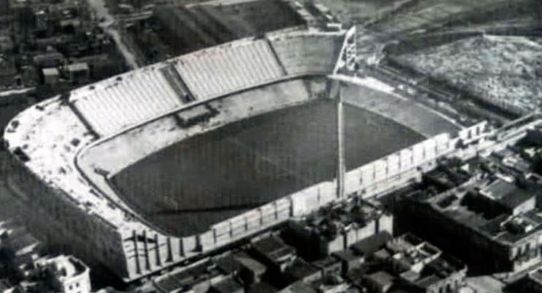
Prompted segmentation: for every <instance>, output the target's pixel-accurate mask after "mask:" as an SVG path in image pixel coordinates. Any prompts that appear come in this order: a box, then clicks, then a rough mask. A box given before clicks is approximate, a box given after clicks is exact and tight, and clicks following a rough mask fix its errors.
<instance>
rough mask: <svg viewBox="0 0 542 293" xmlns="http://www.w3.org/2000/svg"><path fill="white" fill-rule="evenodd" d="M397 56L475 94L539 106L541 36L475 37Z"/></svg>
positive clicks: (530, 108) (541, 102) (528, 106)
mask: <svg viewBox="0 0 542 293" xmlns="http://www.w3.org/2000/svg"><path fill="white" fill-rule="evenodd" d="M396 59H397V60H399V61H400V62H401V63H403V64H406V65H408V66H411V67H413V68H415V69H417V70H418V71H420V72H423V73H425V74H428V75H430V76H432V77H435V78H437V79H442V80H445V81H447V82H449V83H451V84H453V85H455V86H457V87H459V88H461V89H464V90H466V91H468V92H470V93H471V94H473V95H474V96H478V97H483V98H487V99H490V100H492V101H495V102H497V101H499V100H504V101H507V102H510V103H512V104H513V105H515V106H517V107H519V108H521V109H523V110H526V111H534V110H537V109H540V106H542V99H541V97H542V79H541V78H540V77H541V76H542V70H541V68H542V39H528V38H524V37H492V36H485V37H474V38H469V39H463V40H459V41H456V42H452V43H449V44H446V45H442V46H438V47H431V48H428V49H423V50H419V51H416V52H413V53H410V54H405V55H401V56H398V57H397V58H396Z"/></svg>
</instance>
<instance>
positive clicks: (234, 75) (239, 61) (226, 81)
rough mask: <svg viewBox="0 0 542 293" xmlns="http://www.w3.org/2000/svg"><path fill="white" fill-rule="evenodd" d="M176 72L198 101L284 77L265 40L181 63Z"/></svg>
mask: <svg viewBox="0 0 542 293" xmlns="http://www.w3.org/2000/svg"><path fill="white" fill-rule="evenodd" d="M176 67H177V70H178V71H179V72H180V73H181V76H182V77H183V79H184V80H185V81H186V84H187V85H188V87H189V88H190V90H191V91H192V93H193V94H194V95H195V96H196V98H198V99H207V98H211V97H215V96H220V95H224V94H227V93H231V92H234V91H237V90H241V89H245V88H249V87H252V86H254V85H258V84H262V83H265V82H269V81H273V80H275V79H278V78H280V77H281V76H282V75H283V73H282V69H281V67H280V65H279V64H278V62H277V60H276V58H275V57H274V55H273V52H272V51H271V49H270V48H269V45H268V44H267V42H265V41H264V40H260V41H250V42H236V43H230V44H226V45H223V46H220V47H215V48H211V49H207V50H204V51H200V52H196V53H193V54H189V55H185V56H183V57H181V58H179V59H178V63H177V65H176Z"/></svg>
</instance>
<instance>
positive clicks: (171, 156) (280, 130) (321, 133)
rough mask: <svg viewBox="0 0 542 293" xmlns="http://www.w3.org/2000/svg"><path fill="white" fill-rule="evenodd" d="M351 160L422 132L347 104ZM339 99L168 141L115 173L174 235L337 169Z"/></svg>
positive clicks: (131, 197) (135, 202) (130, 197)
mask: <svg viewBox="0 0 542 293" xmlns="http://www.w3.org/2000/svg"><path fill="white" fill-rule="evenodd" d="M345 113H346V137H347V139H346V140H347V167H348V168H349V169H352V168H354V167H357V166H360V165H363V164H365V163H368V162H371V161H373V160H375V159H378V158H380V157H382V156H384V155H386V154H389V153H392V152H394V151H396V150H399V149H401V148H404V147H407V146H409V145H412V144H413V143H415V142H417V141H420V140H421V139H423V137H422V136H421V135H419V134H418V133H415V132H413V131H411V130H409V129H408V128H406V127H404V126H401V125H399V124H397V123H395V122H393V121H391V120H388V119H385V118H382V117H381V116H378V115H376V114H373V113H371V112H368V111H365V110H361V109H358V108H355V107H352V106H347V107H346V109H345ZM335 125H336V121H335V106H334V103H333V102H331V101H319V102H314V103H310V104H306V105H301V106H296V107H293V108H288V109H284V110H279V111H276V112H272V113H268V114H264V115H260V116H257V117H254V118H250V119H248V120H244V121H241V122H238V123H233V124H230V125H227V126H224V127H222V128H220V129H218V130H215V131H212V132H209V133H206V134H202V135H199V136H196V137H193V138H191V139H188V140H186V141H183V142H181V143H178V144H176V145H174V146H171V147H169V148H167V149H164V150H162V151H160V152H158V153H156V154H154V155H152V156H150V157H147V158H145V159H144V160H142V161H140V162H138V163H136V164H135V165H133V166H131V167H129V168H127V169H125V170H124V171H122V172H121V173H119V174H118V175H117V176H116V177H114V179H113V184H115V186H116V187H117V188H118V189H119V190H120V191H121V193H122V194H123V195H124V199H125V200H126V202H127V203H128V204H129V205H131V206H132V207H134V208H135V209H136V210H137V211H139V212H141V213H142V214H143V216H144V217H146V218H147V219H149V220H150V221H151V222H153V223H155V224H156V225H157V226H159V227H161V228H162V229H164V230H165V231H167V232H169V233H172V234H175V235H191V234H194V233H197V232H202V231H204V230H205V229H206V228H208V227H209V226H210V225H212V224H213V223H216V222H219V221H221V220H225V219H227V218H229V217H232V216H234V215H236V214H239V213H241V212H243V211H246V210H248V209H252V208H256V207H258V206H260V205H262V204H265V203H267V202H270V201H272V200H275V199H278V198H280V197H282V196H285V195H287V194H290V193H293V192H295V191H297V190H300V189H303V188H304V187H308V186H310V185H313V184H315V183H318V182H321V181H324V180H330V179H332V178H333V177H334V172H335V144H336V135H335Z"/></svg>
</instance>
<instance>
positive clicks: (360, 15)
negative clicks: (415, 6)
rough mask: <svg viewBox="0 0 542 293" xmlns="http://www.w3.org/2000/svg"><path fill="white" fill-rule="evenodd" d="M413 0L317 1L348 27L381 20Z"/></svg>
mask: <svg viewBox="0 0 542 293" xmlns="http://www.w3.org/2000/svg"><path fill="white" fill-rule="evenodd" d="M411 1H412V0H402V1H395V0H377V1H375V0H316V1H314V2H315V3H320V4H323V5H325V6H326V7H327V8H329V10H330V11H331V13H332V14H333V15H335V16H337V17H338V18H339V20H340V21H341V22H343V23H345V24H346V25H351V24H363V23H366V22H368V21H370V20H372V19H375V18H380V17H383V16H384V15H386V14H387V13H389V12H391V11H393V10H394V9H396V8H398V7H400V6H401V5H403V4H405V3H408V2H411Z"/></svg>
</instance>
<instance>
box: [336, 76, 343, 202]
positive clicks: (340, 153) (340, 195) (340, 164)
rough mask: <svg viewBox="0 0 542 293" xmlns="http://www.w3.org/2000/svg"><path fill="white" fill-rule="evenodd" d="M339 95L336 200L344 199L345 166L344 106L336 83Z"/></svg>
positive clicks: (340, 86)
mask: <svg viewBox="0 0 542 293" xmlns="http://www.w3.org/2000/svg"><path fill="white" fill-rule="evenodd" d="M338 86H339V93H338V95H337V97H336V99H335V100H336V108H337V131H336V133H337V198H339V199H342V198H344V176H345V172H346V166H345V140H344V139H345V138H344V105H343V97H342V85H341V82H340V81H339V82H338Z"/></svg>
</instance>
